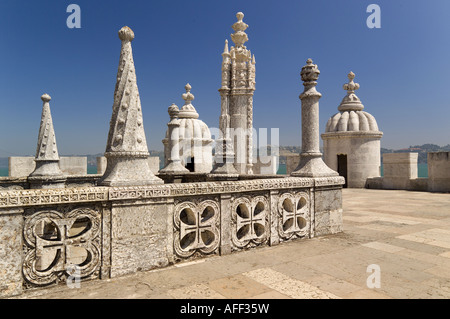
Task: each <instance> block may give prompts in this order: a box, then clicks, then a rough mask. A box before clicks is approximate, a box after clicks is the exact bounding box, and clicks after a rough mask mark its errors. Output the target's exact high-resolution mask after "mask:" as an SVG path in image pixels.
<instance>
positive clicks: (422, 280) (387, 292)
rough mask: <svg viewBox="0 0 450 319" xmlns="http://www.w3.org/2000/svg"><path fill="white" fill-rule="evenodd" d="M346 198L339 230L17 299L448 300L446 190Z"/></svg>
mask: <svg viewBox="0 0 450 319" xmlns="http://www.w3.org/2000/svg"><path fill="white" fill-rule="evenodd" d="M343 201H344V202H343V206H344V232H343V233H339V234H335V235H330V236H325V237H318V238H313V239H309V240H297V241H292V242H288V243H284V244H281V245H278V246H273V247H268V246H267V247H261V248H258V249H253V250H248V251H243V252H239V253H235V254H232V255H227V256H220V257H219V256H215V257H210V258H205V259H202V260H197V261H193V262H188V263H182V264H177V265H175V266H170V267H167V268H165V269H158V270H153V271H147V272H140V273H137V274H133V275H130V276H124V277H119V278H114V279H108V280H98V281H91V282H82V283H81V287H80V288H75V289H69V288H68V287H66V286H64V285H61V286H57V287H52V288H48V289H44V290H40V291H30V292H27V293H25V294H24V295H22V296H19V297H16V298H43V299H51V298H57V299H59V298H83V299H84V298H88V299H90V298H108V299H114V298H132V299H139V298H148V299H155V298H156V299H172V298H174V299H192V298H195V299H198V298H200V299H232V298H239V299H246V298H248V299H290V298H293V299H296V298H301V299H307V298H323V299H328V298H344V299H355V298H357V299H373V298H376V299H384V298H388V299H389V298H402V299H403V298H414V299H417V298H445V299H448V298H450V194H439V193H427V192H408V191H391V190H389V191H388V190H368V189H344V190H343ZM373 264H375V265H378V266H379V267H380V275H381V276H380V288H370V287H368V285H367V282H368V278H369V276H370V275H371V274H372V273H371V272H370V271H369V272H368V271H367V269H368V266H369V265H373Z"/></svg>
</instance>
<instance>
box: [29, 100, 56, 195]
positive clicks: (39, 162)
mask: <svg viewBox="0 0 450 319" xmlns="http://www.w3.org/2000/svg"><path fill="white" fill-rule="evenodd" d="M41 100H42V102H43V106H42V116H41V125H40V127H39V136H38V143H37V149H36V156H35V159H34V160H35V162H36V167H35V169H34V171H33V172H32V173H31V174H30V175H29V177H28V181H29V183H30V185H31V187H32V188H61V187H64V181H65V178H64V176H63V173H62V172H61V169H60V168H59V155H58V148H57V146H56V137H55V130H54V128H53V120H52V115H51V112H50V100H51V97H50V95H48V94H43V95H42V96H41Z"/></svg>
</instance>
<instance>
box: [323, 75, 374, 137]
mask: <svg viewBox="0 0 450 319" xmlns="http://www.w3.org/2000/svg"><path fill="white" fill-rule="evenodd" d="M354 78H355V74H354V73H353V72H350V73H349V74H348V79H349V83H346V84H344V90H347V95H346V96H345V97H344V98H343V99H342V102H341V104H340V105H339V107H338V110H339V111H340V112H339V113H336V114H335V115H333V116H332V117H331V118H330V119H329V120H328V122H327V126H326V128H325V133H330V132H379V130H378V125H377V121H376V120H375V118H374V117H373V115H371V114H369V113H367V112H364V111H363V109H364V105H363V104H362V103H361V101H360V99H359V98H358V97H357V96H356V94H355V91H356V90H358V89H359V84H358V83H355V82H353V79H354Z"/></svg>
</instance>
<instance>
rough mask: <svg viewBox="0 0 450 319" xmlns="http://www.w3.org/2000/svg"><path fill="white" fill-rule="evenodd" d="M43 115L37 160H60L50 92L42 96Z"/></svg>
mask: <svg viewBox="0 0 450 319" xmlns="http://www.w3.org/2000/svg"><path fill="white" fill-rule="evenodd" d="M41 100H42V102H44V104H43V106H42V117H41V126H40V127H39V137H38V145H37V149H36V157H35V160H36V161H59V155H58V148H57V147H56V137H55V130H54V128H53V120H52V114H51V112H50V100H51V97H50V95H48V94H44V95H42V96H41Z"/></svg>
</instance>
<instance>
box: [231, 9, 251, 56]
mask: <svg viewBox="0 0 450 319" xmlns="http://www.w3.org/2000/svg"><path fill="white" fill-rule="evenodd" d="M236 18H237V19H238V21H237V22H235V23H234V24H233V25H232V26H231V27H232V28H233V30H234V33H233V34H232V35H231V40H233V42H234V44H235V45H236V47H242V46H243V45H244V43H245V42H247V41H248V36H247V34H246V33H245V32H244V31H245V30H246V29H247V28H248V25H247V24H246V23H245V22H243V21H242V19H243V18H244V14H243V13H242V12H238V13H236Z"/></svg>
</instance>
